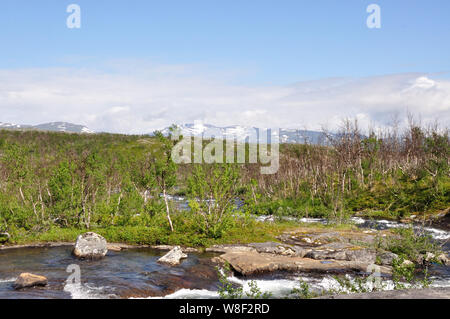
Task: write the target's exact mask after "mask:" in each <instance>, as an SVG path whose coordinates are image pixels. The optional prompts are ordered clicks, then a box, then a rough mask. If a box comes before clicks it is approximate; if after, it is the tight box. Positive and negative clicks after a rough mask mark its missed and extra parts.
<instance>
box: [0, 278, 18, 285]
mask: <svg viewBox="0 0 450 319" xmlns="http://www.w3.org/2000/svg"><path fill="white" fill-rule="evenodd" d="M16 279H17V278H4V279H0V284H2V283H10V282H15V281H16Z"/></svg>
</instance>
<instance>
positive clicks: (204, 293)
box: [131, 288, 219, 299]
mask: <svg viewBox="0 0 450 319" xmlns="http://www.w3.org/2000/svg"><path fill="white" fill-rule="evenodd" d="M217 298H219V293H218V292H217V291H211V290H206V289H185V288H183V289H180V290H178V291H176V292H174V293H172V294H170V295H167V296H164V297H150V298H147V299H217ZM131 299H135V298H131ZM136 299H138V298H136Z"/></svg>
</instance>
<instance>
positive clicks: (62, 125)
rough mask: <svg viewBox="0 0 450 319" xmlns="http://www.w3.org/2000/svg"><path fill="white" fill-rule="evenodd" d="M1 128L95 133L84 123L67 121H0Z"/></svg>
mask: <svg viewBox="0 0 450 319" xmlns="http://www.w3.org/2000/svg"><path fill="white" fill-rule="evenodd" d="M0 129H9V130H38V131H51V132H67V133H86V134H93V133H95V132H94V131H92V130H91V129H89V128H87V127H86V126H83V125H78V124H72V123H67V122H51V123H44V124H38V125H21V124H12V123H3V122H0Z"/></svg>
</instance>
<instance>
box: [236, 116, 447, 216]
mask: <svg viewBox="0 0 450 319" xmlns="http://www.w3.org/2000/svg"><path fill="white" fill-rule="evenodd" d="M327 140H328V144H329V146H316V145H308V144H305V145H282V147H281V149H280V153H281V158H280V170H279V171H278V173H277V174H274V175H260V174H258V170H256V169H253V168H247V169H246V170H245V174H244V180H245V182H244V184H245V185H247V187H246V190H247V193H246V197H245V198H246V201H245V202H246V205H247V209H248V210H249V211H251V212H253V213H256V214H273V215H294V216H299V217H325V218H328V219H332V220H335V221H337V222H342V221H345V219H346V218H347V217H349V216H351V215H353V214H355V213H359V214H360V215H368V216H371V217H383V218H391V219H400V218H405V217H408V216H410V215H416V216H419V217H429V216H430V215H435V214H436V213H439V212H445V211H448V209H449V207H450V165H449V163H450V142H449V136H448V131H439V130H437V129H436V128H429V129H423V128H420V127H419V126H417V125H415V124H414V123H413V122H412V121H411V124H410V127H409V129H407V130H405V131H403V132H399V131H398V130H397V129H396V128H395V127H393V128H391V129H386V131H384V132H378V133H377V134H375V133H370V134H369V137H368V138H365V137H363V135H362V133H361V132H360V129H359V128H358V125H357V123H356V122H355V123H352V122H350V121H346V122H344V125H343V127H342V129H341V131H340V132H339V133H338V134H337V135H328V136H327Z"/></svg>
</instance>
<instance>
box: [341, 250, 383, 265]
mask: <svg viewBox="0 0 450 319" xmlns="http://www.w3.org/2000/svg"><path fill="white" fill-rule="evenodd" d="M345 255H346V259H347V260H349V261H359V262H364V263H369V264H374V263H375V261H376V257H377V253H376V252H375V251H374V250H372V249H351V250H347V251H346V252H345Z"/></svg>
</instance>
